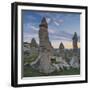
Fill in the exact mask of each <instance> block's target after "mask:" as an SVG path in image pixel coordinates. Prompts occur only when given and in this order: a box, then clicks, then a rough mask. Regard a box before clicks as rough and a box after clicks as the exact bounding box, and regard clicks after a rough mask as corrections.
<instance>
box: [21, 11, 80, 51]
mask: <svg viewBox="0 0 90 90" xmlns="http://www.w3.org/2000/svg"><path fill="white" fill-rule="evenodd" d="M43 17H46V21H47V23H48V33H49V40H50V41H51V44H52V46H53V47H54V48H58V47H59V45H60V43H61V42H62V43H63V44H64V46H65V48H68V49H69V48H72V37H73V35H74V32H76V33H77V35H78V47H80V14H79V13H70V12H44V11H31V10H22V27H23V41H24V42H29V43H30V42H31V39H32V38H35V39H36V42H37V43H38V44H39V36H38V31H39V25H40V23H41V20H42V18H43Z"/></svg>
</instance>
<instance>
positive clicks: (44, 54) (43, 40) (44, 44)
mask: <svg viewBox="0 0 90 90" xmlns="http://www.w3.org/2000/svg"><path fill="white" fill-rule="evenodd" d="M39 27H40V29H39V49H40V50H39V56H38V58H37V60H36V61H34V62H32V63H31V65H32V66H33V67H34V66H37V69H38V70H39V71H40V72H43V73H46V74H48V73H51V72H53V71H54V70H55V67H53V66H52V65H51V56H52V55H53V47H52V45H51V43H50V41H49V37H48V24H47V22H46V19H45V17H43V18H42V21H41V24H40V25H39ZM34 68H35V67H34Z"/></svg>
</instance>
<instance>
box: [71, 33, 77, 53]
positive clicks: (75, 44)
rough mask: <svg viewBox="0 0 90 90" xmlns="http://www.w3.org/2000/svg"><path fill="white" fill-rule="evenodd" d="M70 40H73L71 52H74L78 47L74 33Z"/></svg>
mask: <svg viewBox="0 0 90 90" xmlns="http://www.w3.org/2000/svg"><path fill="white" fill-rule="evenodd" d="M72 40H73V51H74V52H76V51H77V49H78V45H77V42H78V37H77V33H76V32H75V33H74V36H73V38H72Z"/></svg>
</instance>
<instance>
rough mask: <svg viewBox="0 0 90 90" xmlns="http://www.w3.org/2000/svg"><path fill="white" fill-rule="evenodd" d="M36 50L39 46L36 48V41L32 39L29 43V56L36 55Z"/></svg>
mask: <svg viewBox="0 0 90 90" xmlns="http://www.w3.org/2000/svg"><path fill="white" fill-rule="evenodd" d="M38 49H39V46H38V44H37V42H36V40H35V39H34V38H32V40H31V43H30V54H31V55H34V54H36V55H37V54H38Z"/></svg>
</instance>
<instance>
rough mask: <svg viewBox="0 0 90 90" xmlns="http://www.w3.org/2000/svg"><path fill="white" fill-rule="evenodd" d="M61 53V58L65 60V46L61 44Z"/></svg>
mask: <svg viewBox="0 0 90 90" xmlns="http://www.w3.org/2000/svg"><path fill="white" fill-rule="evenodd" d="M59 53H60V57H62V58H63V59H64V58H65V51H64V45H63V43H62V42H61V43H60V46H59Z"/></svg>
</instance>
